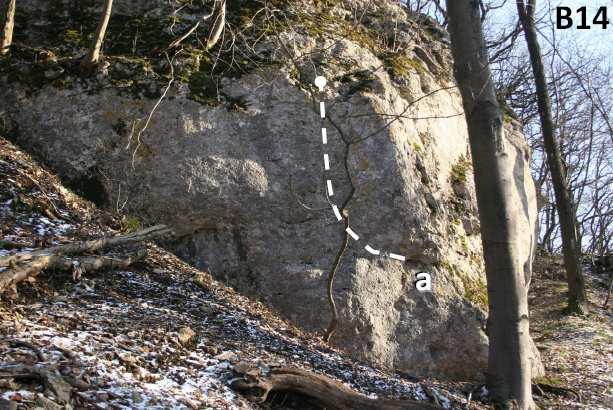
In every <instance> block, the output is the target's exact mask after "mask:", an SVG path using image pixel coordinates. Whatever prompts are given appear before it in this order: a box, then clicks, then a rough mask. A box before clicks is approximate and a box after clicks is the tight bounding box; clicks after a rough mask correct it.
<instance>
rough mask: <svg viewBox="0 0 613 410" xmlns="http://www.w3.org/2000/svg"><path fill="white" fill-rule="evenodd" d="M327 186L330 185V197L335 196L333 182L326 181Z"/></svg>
mask: <svg viewBox="0 0 613 410" xmlns="http://www.w3.org/2000/svg"><path fill="white" fill-rule="evenodd" d="M326 184H327V185H328V195H329V196H334V190H333V189H332V181H330V180H329V179H328V180H326Z"/></svg>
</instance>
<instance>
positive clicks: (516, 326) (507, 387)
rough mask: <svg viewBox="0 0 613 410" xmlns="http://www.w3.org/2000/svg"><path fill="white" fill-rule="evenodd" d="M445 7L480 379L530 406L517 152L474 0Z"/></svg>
mask: <svg viewBox="0 0 613 410" xmlns="http://www.w3.org/2000/svg"><path fill="white" fill-rule="evenodd" d="M447 13H448V16H449V32H450V34H451V43H452V52H453V57H454V64H455V77H456V80H457V82H458V85H459V87H460V91H461V93H462V100H463V105H464V112H465V113H466V121H467V124H468V133H469V138H470V147H471V153H472V161H473V167H474V178H475V187H476V192H477V203H478V206H479V219H480V222H481V238H482V242H483V253H484V258H485V271H486V275H487V290H488V297H489V317H488V326H487V333H488V336H489V361H488V372H487V384H488V387H489V389H490V392H491V394H492V398H493V399H494V400H495V401H496V402H498V403H500V404H502V405H503V406H510V407H509V408H511V406H515V408H519V409H522V410H527V409H534V408H535V405H534V402H533V400H532V392H531V360H530V357H531V355H532V352H531V343H532V342H531V339H530V333H529V319H528V297H527V295H528V285H529V274H530V273H529V271H527V269H526V266H525V265H524V264H525V262H526V261H525V260H522V255H521V252H520V246H523V241H525V238H523V237H521V235H520V232H521V231H520V230H519V229H518V226H519V225H520V224H521V223H522V221H523V218H524V215H523V214H521V213H520V211H519V210H522V209H523V206H522V204H521V203H520V198H521V197H522V192H519V190H518V188H517V187H516V185H515V184H514V183H513V181H514V179H515V177H514V175H513V170H514V168H515V166H516V165H517V164H516V161H517V160H518V159H517V158H515V157H514V156H513V155H509V152H508V151H509V150H511V149H514V148H513V147H512V146H511V144H510V143H509V142H508V141H506V137H505V135H504V132H505V131H504V128H503V121H502V113H501V109H500V106H499V103H498V100H497V98H496V91H495V88H494V84H493V82H492V76H491V72H490V68H489V61H488V56H487V50H486V47H485V40H484V37H483V30H482V24H481V19H480V10H479V2H478V1H473V0H447ZM520 189H521V188H520ZM524 196H525V193H524ZM528 264H529V263H528ZM529 268H530V267H529V266H528V270H529ZM505 408H506V407H505Z"/></svg>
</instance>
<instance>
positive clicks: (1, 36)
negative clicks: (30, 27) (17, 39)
mask: <svg viewBox="0 0 613 410" xmlns="http://www.w3.org/2000/svg"><path fill="white" fill-rule="evenodd" d="M3 3H4V2H2V3H0V17H2V20H4V21H3V23H4V24H3V25H2V33H0V55H4V54H7V53H8V52H9V49H10V47H11V44H12V43H13V28H14V27H15V7H16V4H15V3H16V0H8V4H7V5H6V6H5V4H3ZM5 8H6V12H5V11H4V10H5Z"/></svg>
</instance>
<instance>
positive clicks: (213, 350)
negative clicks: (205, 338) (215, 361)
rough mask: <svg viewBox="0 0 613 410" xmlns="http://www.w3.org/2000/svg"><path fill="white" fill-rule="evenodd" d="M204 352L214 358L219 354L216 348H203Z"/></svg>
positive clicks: (211, 346)
mask: <svg viewBox="0 0 613 410" xmlns="http://www.w3.org/2000/svg"><path fill="white" fill-rule="evenodd" d="M204 351H205V352H206V353H208V354H210V355H212V356H215V355H217V354H218V353H219V348H218V347H217V346H213V345H210V346H205V347H204Z"/></svg>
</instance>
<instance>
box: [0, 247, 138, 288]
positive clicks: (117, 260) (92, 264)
mask: <svg viewBox="0 0 613 410" xmlns="http://www.w3.org/2000/svg"><path fill="white" fill-rule="evenodd" d="M145 255H146V252H145V251H139V252H136V253H134V254H129V255H128V256H122V257H112V256H106V255H104V256H82V257H68V256H62V255H48V256H44V257H39V258H36V259H35V260H33V261H31V262H28V263H25V264H22V265H20V266H17V267H15V268H12V269H7V270H5V271H3V272H0V294H2V293H3V292H4V291H5V290H7V289H9V288H10V287H12V286H14V285H16V284H17V283H19V282H22V281H24V280H26V279H28V278H34V277H36V276H37V275H38V274H39V273H40V272H42V271H44V270H46V269H57V270H72V271H73V276H74V277H75V279H78V277H80V276H81V274H82V273H84V272H95V271H99V270H103V269H125V268H127V267H128V266H130V265H132V264H133V263H135V262H137V261H139V260H141V259H143V258H144V257H145ZM77 272H78V273H77Z"/></svg>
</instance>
